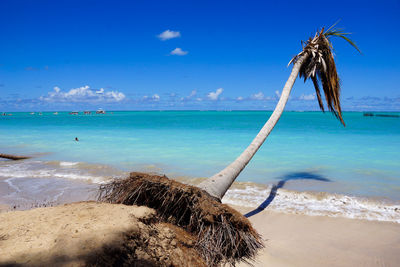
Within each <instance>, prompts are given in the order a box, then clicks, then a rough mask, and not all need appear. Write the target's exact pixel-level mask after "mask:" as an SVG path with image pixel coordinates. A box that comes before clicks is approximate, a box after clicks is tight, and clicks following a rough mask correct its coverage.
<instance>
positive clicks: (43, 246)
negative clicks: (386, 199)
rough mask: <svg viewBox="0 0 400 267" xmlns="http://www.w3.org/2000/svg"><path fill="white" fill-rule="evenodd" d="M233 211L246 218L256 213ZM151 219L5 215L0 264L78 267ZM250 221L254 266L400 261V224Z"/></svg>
mask: <svg viewBox="0 0 400 267" xmlns="http://www.w3.org/2000/svg"><path fill="white" fill-rule="evenodd" d="M3 208H4V207H3ZM234 208H235V209H237V210H239V211H240V212H242V213H245V212H248V211H250V209H248V208H243V207H238V206H234ZM151 214H152V211H151V209H148V208H145V207H132V206H124V205H110V204H96V203H93V202H81V203H77V204H72V205H71V204H67V205H60V206H57V207H48V208H37V209H32V210H27V211H9V212H2V213H1V214H0V236H1V237H2V238H1V239H0V247H1V248H2V249H1V253H0V265H1V264H6V263H7V264H9V263H18V264H28V265H32V264H33V265H35V264H39V263H43V262H47V263H48V262H50V261H51V260H53V259H54V257H55V256H57V257H56V258H60V257H61V256H62V257H61V259H62V258H63V257H64V258H65V257H68V259H69V260H68V261H67V264H72V265H74V264H78V263H80V262H81V259H82V257H83V256H82V255H87V254H88V251H89V250H91V249H98V248H101V247H102V246H104V245H107V244H109V242H111V241H110V240H112V242H116V241H115V240H119V241H118V242H122V241H121V240H123V238H122V237H121V233H126V232H127V231H132V229H136V231H138V229H144V228H146V227H147V226H145V225H144V224H143V223H142V222H141V219H140V218H142V217H146V216H151ZM142 221H143V220H142ZM250 221H251V222H252V224H253V226H254V227H255V228H256V229H257V231H258V232H259V233H260V234H261V235H262V238H263V240H264V243H265V248H264V249H263V250H261V251H260V253H259V255H258V256H257V258H256V259H255V262H254V264H255V266H398V263H399V262H400V224H397V223H389V222H377V221H367V220H356V219H345V218H331V217H321V216H307V215H301V214H284V213H279V212H274V211H269V210H264V211H262V212H260V213H258V214H256V215H254V216H252V217H250ZM157 227H158V228H159V229H165V227H164V226H162V225H158V226H157ZM160 231H161V230H160ZM162 231H163V230H162ZM60 236H61V237H63V238H61V239H60ZM118 238H119V239H118ZM121 238H122V239H121ZM162 238H164V237H161V239H162ZM160 242H161V241H160ZM168 242H171V240H169V241H168ZM168 242H167V243H168ZM80 246H82V248H79V247H80ZM77 247H78V248H79V249H77ZM60 255H61V256H60ZM56 263H57V262H56ZM64 263H65V262H64ZM64 263H63V264H64ZM181 264H182V263H181ZM78 266H79V264H78ZM188 266H195V265H188ZM239 266H243V267H244V266H248V265H247V264H245V263H242V264H240V265H239Z"/></svg>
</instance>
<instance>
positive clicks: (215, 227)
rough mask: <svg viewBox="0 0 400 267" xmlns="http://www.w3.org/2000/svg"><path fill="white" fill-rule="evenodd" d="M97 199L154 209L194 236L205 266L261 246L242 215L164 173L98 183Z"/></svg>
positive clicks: (245, 257) (242, 257)
mask: <svg viewBox="0 0 400 267" xmlns="http://www.w3.org/2000/svg"><path fill="white" fill-rule="evenodd" d="M99 199H100V200H102V201H106V202H110V203H122V204H126V205H133V204H135V205H145V206H147V207H150V208H153V209H155V210H156V211H157V213H158V215H159V217H160V218H161V220H163V221H165V222H168V223H172V224H174V225H177V226H179V227H182V228H183V229H185V230H186V231H188V232H190V233H192V234H194V235H195V236H197V241H196V244H195V246H196V247H197V249H198V250H199V251H200V254H201V255H202V257H203V258H204V259H205V261H206V262H207V264H208V265H209V266H216V265H219V264H222V263H229V264H231V265H235V263H236V262H238V261H244V262H249V261H251V260H252V259H253V258H254V256H255V255H256V252H257V251H258V250H259V249H260V248H262V247H263V244H262V242H261V238H260V236H259V235H258V233H257V232H256V231H255V230H254V228H253V227H252V226H251V224H250V222H249V221H248V220H247V218H245V217H244V216H243V215H241V214H240V213H238V212H237V211H236V210H234V209H232V208H230V207H229V206H227V205H224V204H222V203H220V202H219V201H218V200H217V199H215V198H214V197H212V196H210V195H209V194H208V193H206V192H205V191H203V190H201V189H199V188H197V187H195V186H190V185H185V184H182V183H179V182H176V181H173V180H170V179H168V178H167V177H166V176H159V175H150V174H145V173H137V172H133V173H131V174H130V177H128V178H125V179H120V180H114V181H112V182H111V183H109V184H105V185H102V186H101V188H100V194H99Z"/></svg>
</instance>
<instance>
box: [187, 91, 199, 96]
mask: <svg viewBox="0 0 400 267" xmlns="http://www.w3.org/2000/svg"><path fill="white" fill-rule="evenodd" d="M196 94H197V91H196V90H193V91H192V92H191V93H190V95H189V96H188V98H192V97H194V96H195V95H196Z"/></svg>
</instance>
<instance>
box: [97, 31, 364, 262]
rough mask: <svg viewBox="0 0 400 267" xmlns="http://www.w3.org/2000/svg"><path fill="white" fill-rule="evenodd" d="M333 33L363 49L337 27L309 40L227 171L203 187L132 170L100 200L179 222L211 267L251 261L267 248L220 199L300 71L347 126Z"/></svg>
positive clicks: (274, 117) (106, 188) (267, 130)
mask: <svg viewBox="0 0 400 267" xmlns="http://www.w3.org/2000/svg"><path fill="white" fill-rule="evenodd" d="M333 36H338V37H341V38H344V39H345V40H347V41H348V42H350V44H352V45H353V46H354V47H355V48H356V49H357V50H358V48H357V47H356V46H355V44H354V43H352V42H351V40H350V39H348V38H347V37H346V33H343V32H342V31H340V30H335V29H333V28H332V27H331V28H330V29H328V30H327V31H325V32H324V29H322V30H321V31H319V32H317V34H316V35H315V36H314V38H313V39H309V40H308V41H307V42H306V43H305V46H304V47H303V51H301V52H300V53H299V54H298V55H297V56H295V57H294V58H293V59H292V61H291V62H290V63H293V65H294V66H293V70H292V73H291V75H290V77H289V80H288V81H287V82H286V85H285V87H284V88H283V91H282V95H281V98H280V100H279V102H278V104H277V106H276V108H275V111H274V112H273V113H272V115H271V117H270V119H269V120H268V121H267V123H266V124H265V125H264V127H263V128H262V129H261V131H260V132H259V134H258V135H257V136H256V138H255V139H254V140H253V142H252V143H251V144H250V146H249V147H248V148H247V149H246V150H245V151H244V152H243V153H242V155H240V156H239V157H238V158H237V159H236V160H235V161H234V162H233V163H231V164H230V165H229V166H228V167H226V168H225V169H224V170H222V171H221V172H219V173H217V174H216V175H214V176H212V177H211V178H209V179H207V180H206V181H204V182H203V183H201V184H200V185H199V187H196V186H191V185H186V184H182V183H179V182H177V181H174V180H170V179H168V178H167V177H165V176H159V175H150V174H145V173H135V172H132V173H131V174H130V176H129V177H127V178H125V179H116V180H113V181H112V182H110V183H108V184H104V185H101V187H100V193H99V199H100V200H102V201H107V202H111V203H122V204H126V205H133V204H135V205H145V206H148V207H150V208H153V209H155V210H156V211H157V214H158V216H159V218H160V220H161V221H163V222H167V223H172V224H174V225H177V226H179V227H181V228H183V229H185V231H187V232H189V233H190V236H191V237H192V238H194V246H195V247H196V248H197V249H198V251H199V254H200V256H201V257H202V258H203V259H204V261H205V263H206V264H207V266H217V265H220V264H221V263H230V264H231V265H235V263H236V262H238V261H247V260H252V259H253V258H254V256H255V255H256V253H257V251H258V250H259V249H260V248H262V247H263V244H262V239H261V237H260V236H259V234H258V233H257V232H256V231H255V229H254V228H253V227H252V226H251V223H250V222H249V221H248V220H247V219H246V218H245V217H244V216H243V215H241V214H240V213H238V212H237V211H235V210H234V209H233V208H231V207H229V206H228V205H225V204H222V203H221V201H220V200H221V198H222V197H223V196H224V195H225V193H226V191H227V190H228V189H229V187H230V186H231V184H232V183H233V182H234V180H235V179H236V177H237V176H238V175H239V174H240V172H241V171H242V170H243V169H244V167H245V166H246V165H247V164H248V163H249V161H250V160H251V158H252V157H253V156H254V154H255V153H256V152H257V150H258V149H259V148H260V146H261V145H262V143H263V142H264V141H265V139H266V138H267V136H268V135H269V133H270V132H271V130H272V129H273V128H274V126H275V124H276V123H277V121H278V120H279V118H280V116H281V114H282V112H283V109H284V107H285V104H286V102H287V100H288V98H289V93H290V91H291V89H292V86H293V84H294V82H295V80H296V77H297V75H300V77H304V79H305V80H307V79H308V78H310V79H311V80H312V81H313V83H314V86H315V90H316V94H317V97H318V102H319V104H320V107H321V109H322V110H324V107H323V103H322V100H321V94H320V84H321V85H322V89H323V90H324V93H325V97H326V102H327V105H328V108H329V110H330V111H332V112H333V114H334V115H335V116H336V117H337V118H338V119H339V120H340V121H341V122H342V123H343V125H344V122H343V118H342V112H341V109H340V101H339V89H340V86H339V77H338V75H337V73H336V67H335V62H334V59H333V54H332V44H331V42H330V38H331V37H333Z"/></svg>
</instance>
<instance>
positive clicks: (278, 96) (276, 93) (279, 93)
mask: <svg viewBox="0 0 400 267" xmlns="http://www.w3.org/2000/svg"><path fill="white" fill-rule="evenodd" d="M275 95H276V97H277V98H280V97H281V92H279V91H278V90H276V91H275Z"/></svg>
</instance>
